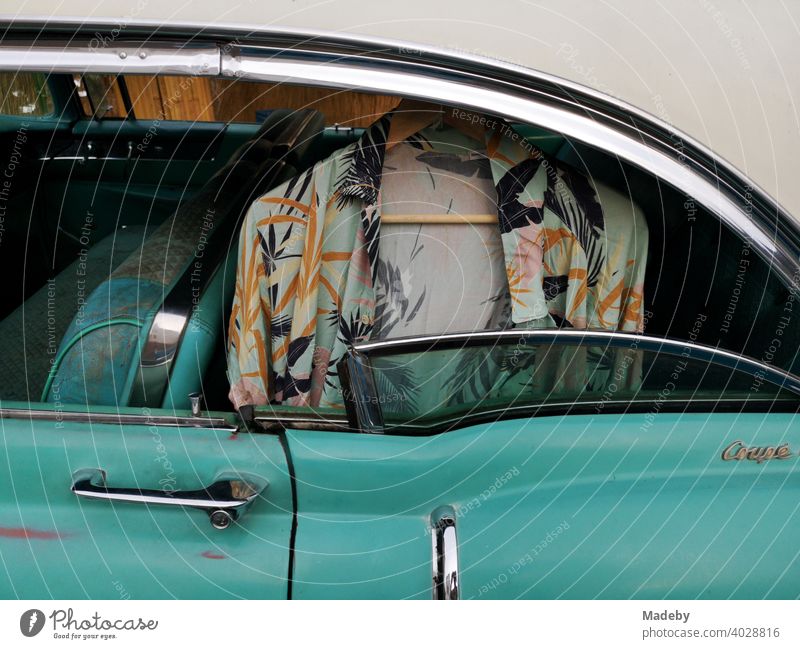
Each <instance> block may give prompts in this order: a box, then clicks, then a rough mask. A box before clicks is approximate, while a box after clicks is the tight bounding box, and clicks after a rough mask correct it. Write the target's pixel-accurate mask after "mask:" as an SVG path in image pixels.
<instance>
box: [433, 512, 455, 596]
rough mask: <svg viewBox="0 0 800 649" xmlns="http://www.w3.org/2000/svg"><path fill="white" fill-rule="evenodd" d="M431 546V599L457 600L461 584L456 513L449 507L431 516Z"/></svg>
mask: <svg viewBox="0 0 800 649" xmlns="http://www.w3.org/2000/svg"><path fill="white" fill-rule="evenodd" d="M431 543H432V546H433V599H446V600H452V599H458V597H459V590H460V587H461V584H460V582H459V574H458V535H457V534H456V513H455V510H454V509H453V508H452V507H450V506H449V505H447V506H444V507H439V508H437V509H435V510H434V511H433V513H432V514H431Z"/></svg>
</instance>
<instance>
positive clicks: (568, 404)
mask: <svg viewBox="0 0 800 649" xmlns="http://www.w3.org/2000/svg"><path fill="white" fill-rule="evenodd" d="M754 403H764V404H770V405H772V406H775V405H776V404H778V405H780V404H784V403H787V404H788V403H791V404H792V408H791V409H790V410H789V409H787V410H782V411H781V412H797V411H799V410H800V403H798V402H797V401H791V402H788V401H787V400H779V399H777V398H775V397H773V398H763V397H756V398H753V399H750V398H748V399H747V400H744V401H743V400H742V399H691V400H688V399H687V400H685V401H674V402H671V403H670V402H667V405H666V406H662V410H661V412H668V411H673V412H674V411H676V409H677V407H679V406H682V407H686V406H689V405H691V406H698V405H707V406H708V407H709V411H710V410H714V409H715V408H714V407H715V406H720V405H729V404H735V405H738V406H740V408H739V409H738V410H737V412H747V406H748V404H754ZM600 404H602V406H603V409H604V410H606V409H610V408H614V407H615V406H617V407H624V408H625V412H624V414H626V415H632V414H642V413H643V412H651V411H652V404H651V403H649V402H644V401H631V400H623V399H609V400H606V401H602V400H601V399H597V400H594V401H558V402H545V403H541V404H528V405H524V406H513V405H512V406H504V407H503V408H495V409H492V410H481V411H480V412H479V413H477V414H469V415H461V416H455V417H451V418H449V419H441V420H439V421H436V422H435V423H431V422H428V423H425V424H413V423H411V424H407V423H404V424H402V425H400V426H398V429H399V431H400V432H396V431H394V430H392V428H388V429H387V430H386V431H384V433H385V434H386V435H404V434H414V433H412V432H411V431H423V433H424V435H430V434H432V433H433V434H435V433H438V432H441V431H442V430H447V429H449V428H450V427H451V426H454V425H455V424H459V425H461V426H472V425H476V424H479V423H483V422H495V421H501V420H503V419H512V418H514V417H517V418H526V417H546V416H551V413H565V412H566V413H567V414H570V415H572V416H575V417H580V416H584V415H586V414H587V413H586V412H581V411H582V410H585V409H586V408H591V407H595V408H596V407H597V406H598V405H600ZM644 405H646V406H647V410H646V411H645V410H643V409H642V406H644ZM672 406H675V408H673V407H672ZM532 411H536V412H535V414H534V413H532ZM540 411H543V412H540ZM576 411H577V412H576ZM689 412H692V411H689ZM773 412H774V410H773ZM516 413H519V414H518V415H517V414H516ZM597 414H599V413H597V411H596V410H595V412H594V414H592V415H590V416H594V415H597ZM608 414H619V411H618V410H616V411H615V410H611V411H610V413H608Z"/></svg>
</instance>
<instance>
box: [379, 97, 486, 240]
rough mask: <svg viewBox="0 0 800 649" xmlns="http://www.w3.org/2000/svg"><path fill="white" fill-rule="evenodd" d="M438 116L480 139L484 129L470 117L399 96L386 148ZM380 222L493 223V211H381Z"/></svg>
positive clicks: (425, 223)
mask: <svg viewBox="0 0 800 649" xmlns="http://www.w3.org/2000/svg"><path fill="white" fill-rule="evenodd" d="M439 119H441V120H442V122H443V123H444V124H446V125H448V126H451V127H453V128H455V129H457V130H459V131H461V132H462V133H463V134H464V135H466V136H467V137H469V138H471V139H473V140H477V141H478V142H483V139H484V133H485V129H484V128H483V127H481V126H480V125H479V124H473V123H472V121H469V120H462V119H458V118H457V117H455V116H454V115H453V112H452V111H447V110H446V109H445V107H444V106H442V105H441V104H433V103H431V102H427V101H421V100H418V99H403V100H401V101H400V103H399V104H397V106H395V108H394V109H393V115H392V122H391V125H390V126H389V133H388V134H387V137H386V150H387V151H389V150H391V149H392V148H393V147H395V146H396V145H398V144H400V143H401V142H404V141H405V140H407V139H408V138H409V137H410V136H412V135H414V134H415V133H419V131H421V130H422V129H424V128H427V127H429V126H431V125H432V124H435V123H436V122H437V121H438V120H439ZM381 221H382V222H383V223H404V224H409V223H413V224H422V225H455V224H472V225H476V224H487V223H488V224H493V223H494V224H496V223H497V214H384V215H382V216H381Z"/></svg>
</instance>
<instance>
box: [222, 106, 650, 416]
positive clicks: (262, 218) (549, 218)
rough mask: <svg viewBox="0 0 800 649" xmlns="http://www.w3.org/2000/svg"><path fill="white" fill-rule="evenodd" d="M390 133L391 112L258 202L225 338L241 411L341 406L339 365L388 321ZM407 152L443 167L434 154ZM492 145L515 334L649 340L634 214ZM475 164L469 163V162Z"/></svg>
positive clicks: (566, 173)
mask: <svg viewBox="0 0 800 649" xmlns="http://www.w3.org/2000/svg"><path fill="white" fill-rule="evenodd" d="M390 124H391V114H388V115H386V116H384V117H383V118H381V119H380V120H378V121H377V122H376V123H375V124H373V125H372V126H371V127H369V128H368V129H367V130H366V131H365V132H364V134H363V135H362V137H361V138H360V139H359V140H358V141H357V142H355V143H353V144H351V145H349V146H347V147H345V148H343V149H341V150H339V151H337V152H335V153H334V154H332V155H331V156H330V157H328V158H327V159H325V160H323V161H321V162H319V163H317V164H316V165H315V166H313V167H312V168H311V169H309V170H308V171H306V172H304V173H302V174H300V175H299V176H297V177H296V178H294V179H292V180H290V181H289V182H287V183H285V184H283V185H281V186H279V187H277V188H275V189H274V190H271V191H270V192H268V193H267V194H265V195H264V196H262V197H260V198H259V199H257V200H256V201H255V202H254V203H253V204H252V205H251V207H250V209H249V211H248V213H247V215H246V217H245V221H244V223H243V226H242V230H241V235H240V240H239V251H238V270H237V277H236V290H235V297H234V302H233V308H232V312H231V318H230V326H229V331H228V374H229V380H230V384H231V391H230V398H231V400H232V402H233V403H234V405H235V406H236V407H237V408H239V407H241V406H243V405H248V404H249V405H264V404H266V403H279V404H286V405H292V406H314V407H316V406H327V407H342V404H343V399H342V394H341V387H340V383H339V378H338V374H337V369H336V365H337V363H338V361H339V360H340V359H341V358H342V357H343V356H344V354H345V353H346V352H347V350H348V348H349V346H350V345H352V344H353V343H356V342H362V341H365V340H368V339H370V337H371V336H373V334H374V333H376V331H375V326H376V320H377V321H378V322H381V321H385V313H382V312H381V310H382V308H383V307H382V305H381V303H380V300H379V299H378V295H377V293H378V290H377V289H378V287H379V286H381V285H385V283H386V281H385V278H383V281H381V279H382V278H381V277H379V273H380V272H381V271H382V268H383V270H384V271H385V265H384V266H382V264H381V260H382V255H381V214H382V192H381V182H382V176H383V173H384V160H385V154H386V138H387V134H388V132H389V126H390ZM410 141H411V142H412V143H413V144H414V146H416V147H418V148H419V149H420V156H422V155H428V160H430V161H431V163H433V164H435V163H434V162H433V161H434V160H435V159H436V155H435V154H436V153H437V151H436V150H435V145H433V144H430V142H427V143H426V138H420V137H414V138H411V140H410ZM484 145H485V150H484V151H482V152H481V155H482V156H483V158H484V160H485V162H484V164H488V171H489V173H490V174H491V180H492V183H493V186H494V190H495V192H496V201H495V202H494V204H495V205H496V209H497V216H498V226H497V227H499V234H500V241H501V247H502V265H503V267H504V271H505V278H506V280H507V289H508V302H509V304H510V318H509V322H508V325H509V326H514V327H525V328H544V327H556V326H558V327H561V326H568V327H576V328H596V329H617V330H624V331H641V330H642V328H643V284H644V270H645V266H646V257H647V226H646V223H645V220H644V217H643V215H642V214H641V212H640V211H639V209H638V207H637V206H636V205H635V204H634V203H632V202H631V201H630V199H629V198H627V197H624V196H622V195H620V194H618V193H616V192H614V191H613V190H611V189H610V188H607V187H603V186H601V185H600V184H599V183H594V182H593V181H592V180H591V179H589V178H586V177H585V176H584V175H582V174H580V173H579V172H578V171H577V170H575V169H573V168H571V167H569V166H567V165H565V164H564V163H562V162H559V161H558V160H556V159H554V158H553V157H551V156H548V155H545V154H544V153H542V152H541V151H540V150H539V149H538V148H536V147H535V146H532V145H531V144H530V143H529V142H527V141H526V140H525V139H524V138H523V137H521V136H520V135H519V134H518V133H517V132H516V131H514V130H513V129H512V128H511V127H509V126H507V125H505V124H501V125H499V126H498V127H496V128H493V129H487V130H486V132H485V142H484ZM426 147H427V148H426ZM451 153H452V152H451ZM475 157H476V156H475V152H474V151H465V152H464V162H465V163H466V162H470V163H472V162H474V161H475ZM467 168H471V167H469V165H467V166H465V169H467ZM471 173H474V172H471ZM607 205H608V206H610V207H611V208H612V209H607V208H606V206H607ZM456 227H465V226H461V225H459V226H456ZM376 311H377V312H376ZM378 333H379V334H380V327H379V329H378ZM430 333H435V332H430Z"/></svg>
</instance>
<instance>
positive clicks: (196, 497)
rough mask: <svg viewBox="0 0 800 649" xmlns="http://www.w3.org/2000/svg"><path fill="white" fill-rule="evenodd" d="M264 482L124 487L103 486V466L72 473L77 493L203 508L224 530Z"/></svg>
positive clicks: (243, 480)
mask: <svg viewBox="0 0 800 649" xmlns="http://www.w3.org/2000/svg"><path fill="white" fill-rule="evenodd" d="M267 486H268V484H267V481H266V480H264V479H262V478H256V477H252V476H235V477H226V476H221V477H219V478H218V479H217V480H215V481H214V483H213V484H212V485H210V486H208V487H205V488H204V489H196V490H193V491H161V490H158V489H125V488H120V487H108V486H106V473H105V471H103V470H102V469H81V470H79V471H76V472H75V473H73V474H72V493H74V494H75V495H76V496H81V497H82V498H92V499H95V500H111V501H114V502H129V503H139V504H142V505H172V506H173V507H193V508H195V509H202V510H203V511H205V512H206V513H207V514H208V516H209V518H210V519H211V524H212V525H213V526H214V527H216V528H217V529H220V530H224V529H225V528H226V527H228V526H229V525H230V524H231V523H232V522H233V521H235V520H237V519H238V518H239V517H240V516H241V515H242V514H244V512H245V510H246V509H247V508H248V507H249V506H250V504H251V503H252V502H253V501H254V500H255V499H256V498H257V497H258V495H259V494H260V493H261V492H262V491H264V489H266V488H267Z"/></svg>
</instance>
